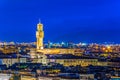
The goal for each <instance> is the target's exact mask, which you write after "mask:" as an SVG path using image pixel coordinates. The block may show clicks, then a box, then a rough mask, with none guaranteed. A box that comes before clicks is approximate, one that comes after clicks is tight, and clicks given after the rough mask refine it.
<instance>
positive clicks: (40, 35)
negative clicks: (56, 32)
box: [36, 20, 44, 50]
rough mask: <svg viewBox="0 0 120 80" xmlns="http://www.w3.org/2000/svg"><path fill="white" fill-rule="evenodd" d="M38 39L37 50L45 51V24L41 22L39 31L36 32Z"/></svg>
mask: <svg viewBox="0 0 120 80" xmlns="http://www.w3.org/2000/svg"><path fill="white" fill-rule="evenodd" d="M36 38H37V43H36V44H37V50H40V49H43V48H44V47H43V38H44V31H43V24H42V23H41V22H40V20H39V23H38V24H37V31H36Z"/></svg>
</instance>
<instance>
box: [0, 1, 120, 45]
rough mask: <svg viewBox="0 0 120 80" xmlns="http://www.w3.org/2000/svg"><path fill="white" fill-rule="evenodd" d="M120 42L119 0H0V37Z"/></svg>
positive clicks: (17, 40)
mask: <svg viewBox="0 0 120 80" xmlns="http://www.w3.org/2000/svg"><path fill="white" fill-rule="evenodd" d="M39 18H41V21H42V23H43V24H44V31H45V39H44V40H45V41H46V42H47V41H48V40H50V41H52V42H61V41H66V42H69V41H72V42H98V43H100V42H116V43H120V0H0V41H15V42H32V41H35V40H36V38H35V31H36V25H37V23H38V19H39Z"/></svg>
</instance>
